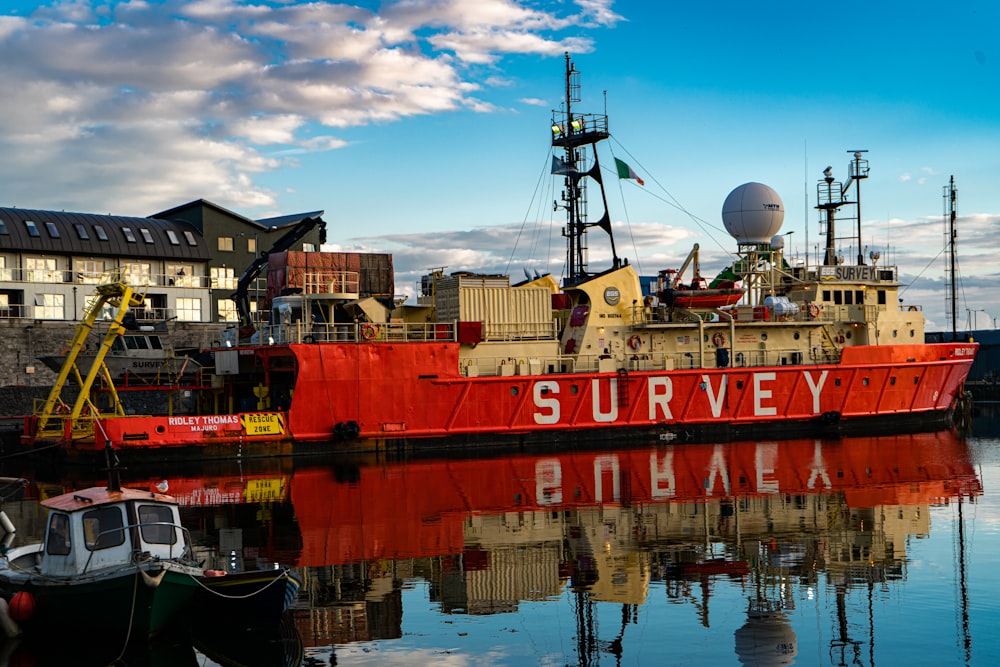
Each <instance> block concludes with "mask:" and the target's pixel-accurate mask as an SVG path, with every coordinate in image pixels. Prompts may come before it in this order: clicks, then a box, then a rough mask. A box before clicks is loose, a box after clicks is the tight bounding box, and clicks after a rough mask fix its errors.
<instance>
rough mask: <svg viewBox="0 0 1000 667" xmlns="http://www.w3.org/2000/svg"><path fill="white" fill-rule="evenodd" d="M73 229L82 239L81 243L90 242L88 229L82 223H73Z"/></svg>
mask: <svg viewBox="0 0 1000 667" xmlns="http://www.w3.org/2000/svg"><path fill="white" fill-rule="evenodd" d="M73 228H74V229H76V235H77V236H79V237H80V240H81V241H89V240H90V233H89V232H88V231H87V228H86V227H84V226H83V225H82V224H81V223H79V222H75V223H73Z"/></svg>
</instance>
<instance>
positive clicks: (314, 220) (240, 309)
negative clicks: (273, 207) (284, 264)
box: [232, 215, 326, 340]
mask: <svg viewBox="0 0 1000 667" xmlns="http://www.w3.org/2000/svg"><path fill="white" fill-rule="evenodd" d="M317 226H318V227H319V242H320V245H322V244H324V243H326V221H325V220H323V218H322V216H318V215H317V216H311V217H308V218H303V219H302V220H301V221H299V222H298V223H297V224H296V225H295V226H294V227H292V228H291V229H289V230H288V231H287V232H285V233H284V234H283V235H282V236H281V237H280V238H279V239H278V240H277V241H275V242H274V245H272V246H271V248H270V249H269V250H262V251H261V253H260V255H259V256H258V257H257V258H255V259H254V261H253V262H252V263H251V264H250V266H248V267H247V269H246V271H244V272H243V275H241V276H240V279H239V280H238V281H237V282H236V292H234V293H233V296H232V299H233V301H235V302H236V313H237V315H238V316H239V322H240V327H239V329H240V339H241V340H243V339H247V338H249V337H250V336H251V335H253V332H254V331H255V327H254V325H253V320H252V318H251V317H250V295H249V290H250V285H251V284H252V283H253V282H254V281H255V280H256V279H257V276H259V275H260V272H261V271H263V270H264V266H265V265H266V264H267V260H268V257H269V256H270V255H271V253H275V252H284V251H285V250H288V249H289V248H291V247H292V246H293V245H295V244H296V243H297V242H298V241H300V240H301V239H302V238H303V237H304V236H305V235H306V234H308V233H309V232H311V231H312V230H313V229H314V228H316V227H317Z"/></svg>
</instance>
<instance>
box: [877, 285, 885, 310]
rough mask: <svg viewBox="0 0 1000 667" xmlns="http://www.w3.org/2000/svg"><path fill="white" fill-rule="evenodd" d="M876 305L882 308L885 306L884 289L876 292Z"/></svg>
mask: <svg viewBox="0 0 1000 667" xmlns="http://www.w3.org/2000/svg"><path fill="white" fill-rule="evenodd" d="M878 305H880V306H884V305H885V290H884V289H880V290H879V291H878Z"/></svg>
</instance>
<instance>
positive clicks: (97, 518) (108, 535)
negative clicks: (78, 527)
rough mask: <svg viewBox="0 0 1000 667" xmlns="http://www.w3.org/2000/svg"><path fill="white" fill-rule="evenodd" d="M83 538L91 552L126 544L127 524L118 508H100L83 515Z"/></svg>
mask: <svg viewBox="0 0 1000 667" xmlns="http://www.w3.org/2000/svg"><path fill="white" fill-rule="evenodd" d="M83 537H84V539H85V540H86V546H87V548H88V549H90V550H91V551H96V550H98V549H108V548H110V547H117V546H120V545H122V544H125V524H124V523H123V522H122V511H121V509H120V508H118V507H99V508H97V509H93V510H90V511H89V512H87V513H86V514H84V515H83Z"/></svg>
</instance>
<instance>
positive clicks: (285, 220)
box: [257, 211, 325, 229]
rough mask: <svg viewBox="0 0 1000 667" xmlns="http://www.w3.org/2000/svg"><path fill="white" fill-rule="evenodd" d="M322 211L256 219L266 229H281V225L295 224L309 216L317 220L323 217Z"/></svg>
mask: <svg viewBox="0 0 1000 667" xmlns="http://www.w3.org/2000/svg"><path fill="white" fill-rule="evenodd" d="M323 213H325V211H310V212H309V213H294V214H292V215H282V216H279V217H277V218H261V219H260V220H257V224H258V225H261V226H263V227H266V228H268V229H281V228H282V227H288V226H291V225H297V224H299V223H300V222H302V221H303V220H308V219H310V218H315V219H317V220H319V219H320V218H322V217H323Z"/></svg>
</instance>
